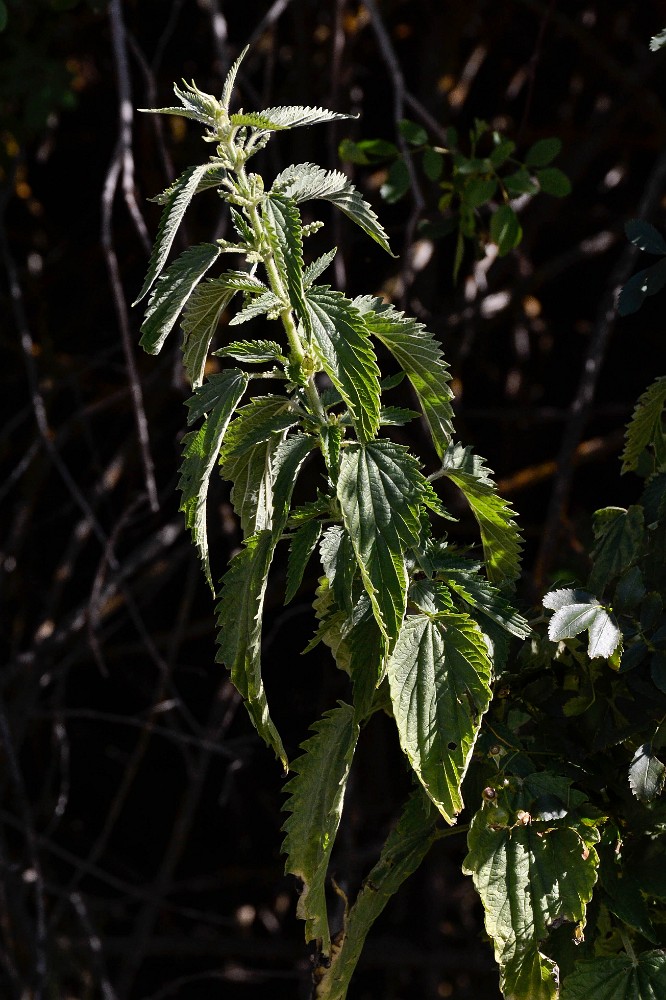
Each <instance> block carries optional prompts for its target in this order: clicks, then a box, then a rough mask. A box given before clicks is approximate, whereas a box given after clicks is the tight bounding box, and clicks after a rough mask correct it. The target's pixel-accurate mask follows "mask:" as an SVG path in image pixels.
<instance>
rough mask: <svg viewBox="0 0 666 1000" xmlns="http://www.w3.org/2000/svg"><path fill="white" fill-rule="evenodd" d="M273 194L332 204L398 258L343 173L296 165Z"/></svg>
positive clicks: (275, 185)
mask: <svg viewBox="0 0 666 1000" xmlns="http://www.w3.org/2000/svg"><path fill="white" fill-rule="evenodd" d="M272 190H274V191H280V192H282V193H283V194H285V195H287V196H288V197H290V198H293V199H294V201H296V202H302V201H309V200H310V199H318V198H321V199H323V200H324V201H330V202H331V203H332V204H333V205H336V206H337V207H338V208H339V209H340V210H341V211H342V212H344V213H345V215H347V216H348V217H349V218H350V219H351V220H352V222H355V223H356V225H357V226H360V227H361V229H362V230H363V231H364V232H366V233H367V234H368V236H371V237H372V239H373V240H375V242H376V243H379V245H380V247H382V249H384V250H386V252H387V253H389V254H391V256H394V254H392V253H391V248H390V247H389V244H388V237H387V235H386V233H385V232H384V229H383V228H382V226H381V224H380V222H379V219H378V218H377V216H376V215H375V213H374V212H373V210H372V208H371V207H370V205H369V204H368V202H367V201H365V200H364V199H363V197H362V196H361V194H360V193H359V191H357V189H356V188H355V187H354V185H353V184H352V183H351V181H350V180H349V178H348V177H347V175H346V174H343V173H342V171H341V170H324V169H323V168H322V167H318V166H317V165H316V164H314V163H298V164H294V165H292V166H290V167H287V169H286V170H283V171H282V173H281V174H278V176H277V177H276V178H275V181H274V182H273V188H272Z"/></svg>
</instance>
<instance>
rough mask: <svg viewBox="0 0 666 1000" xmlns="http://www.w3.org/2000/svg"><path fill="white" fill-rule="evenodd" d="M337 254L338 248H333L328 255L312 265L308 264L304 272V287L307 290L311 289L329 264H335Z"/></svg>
mask: <svg viewBox="0 0 666 1000" xmlns="http://www.w3.org/2000/svg"><path fill="white" fill-rule="evenodd" d="M337 252H338V248H337V247H333V249H332V250H329V251H328V253H325V254H322V255H321V257H317V259H316V260H313V261H312V263H311V264H308V266H307V267H306V268H305V270H304V271H303V286H304V287H305V288H309V287H310V285H312V284H313V283H314V282H315V281H316V280H317V278H319V277H320V275H322V274H323V273H324V271H325V270H326V268H327V267H328V266H329V264H331V263H332V262H333V260H334V258H335V255H336V253H337Z"/></svg>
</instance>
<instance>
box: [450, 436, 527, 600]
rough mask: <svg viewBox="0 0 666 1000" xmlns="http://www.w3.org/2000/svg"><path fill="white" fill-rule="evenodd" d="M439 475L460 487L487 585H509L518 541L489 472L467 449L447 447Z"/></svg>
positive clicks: (515, 575)
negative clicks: (474, 524)
mask: <svg viewBox="0 0 666 1000" xmlns="http://www.w3.org/2000/svg"><path fill="white" fill-rule="evenodd" d="M442 472H443V473H444V475H445V476H447V477H448V478H449V479H451V480H452V481H453V482H454V483H455V484H456V486H458V487H459V488H460V490H461V491H462V493H463V495H464V497H465V499H466V500H467V502H468V504H469V505H470V507H471V509H472V512H473V514H474V517H475V518H476V520H477V523H478V525H479V530H480V532H481V542H482V544H483V554H484V557H485V561H486V573H487V575H488V579H489V580H490V582H491V583H494V584H498V585H500V586H501V585H502V584H506V583H513V582H514V581H515V580H516V579H517V578H518V576H519V575H520V550H521V547H522V539H521V537H520V533H519V531H518V528H517V526H516V522H515V521H514V519H513V518H514V511H513V510H512V508H511V507H510V506H509V505H508V504H507V503H506V502H505V501H504V500H502V498H501V497H500V496H499V495H498V494H497V488H496V486H495V484H494V482H493V481H492V479H491V478H490V477H491V472H490V469H488V467H487V466H486V465H484V460H483V459H482V458H480V457H479V456H477V455H474V454H472V451H471V449H470V448H463V447H462V445H459V444H457V445H451V446H450V447H449V449H448V451H447V452H446V454H445V455H444V456H443V460H442Z"/></svg>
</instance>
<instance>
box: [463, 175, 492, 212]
mask: <svg viewBox="0 0 666 1000" xmlns="http://www.w3.org/2000/svg"><path fill="white" fill-rule="evenodd" d="M496 190H497V181H496V180H495V178H494V177H490V178H485V177H473V178H472V179H471V180H469V181H468V182H467V184H466V185H465V187H464V188H463V191H462V194H461V198H462V200H463V201H464V203H465V204H466V205H467V206H468V207H469V208H480V207H481V205H485V204H486V202H489V201H490V199H491V198H492V197H493V196H494V194H495V191H496Z"/></svg>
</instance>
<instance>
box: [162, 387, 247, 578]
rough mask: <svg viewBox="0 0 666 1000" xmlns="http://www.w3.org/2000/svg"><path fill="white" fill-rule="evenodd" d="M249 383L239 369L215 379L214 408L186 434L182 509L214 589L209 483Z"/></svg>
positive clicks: (181, 484) (180, 483) (181, 477)
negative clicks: (207, 523) (209, 549)
mask: <svg viewBox="0 0 666 1000" xmlns="http://www.w3.org/2000/svg"><path fill="white" fill-rule="evenodd" d="M247 384H248V377H247V375H246V374H245V373H244V372H241V371H238V370H237V369H231V370H229V371H227V372H225V373H224V374H223V375H221V376H218V377H217V378H216V380H215V382H214V386H215V392H216V394H217V402H216V403H215V405H214V406H213V407H212V409H211V410H210V413H209V414H208V416H207V418H206V422H205V423H204V425H203V427H201V428H200V429H199V430H198V431H192V432H190V433H189V434H186V435H185V437H184V438H183V446H184V447H183V463H182V465H181V468H180V480H179V483H178V488H179V489H180V491H181V492H182V494H183V496H182V500H181V503H180V510H182V511H183V512H184V513H185V524H186V525H187V527H188V528H189V529H190V531H191V532H192V538H193V540H194V544H195V545H196V547H197V551H198V553H199V558H200V559H201V562H202V564H203V568H204V573H205V574H206V579H207V580H208V583H209V585H210V588H211V590H213V592H214V590H215V588H214V586H213V580H212V577H211V573H210V564H209V561H208V535H207V531H206V498H207V496H208V483H209V481H210V475H211V472H212V471H213V467H214V465H215V463H216V461H217V457H218V454H219V452H220V447H221V445H222V441H223V439H224V435H225V432H226V430H227V427H228V424H229V420H230V419H231V416H232V414H233V412H234V410H235V409H236V407H237V406H238V403H239V402H240V400H241V397H242V395H243V393H244V392H245V389H246V388H247ZM195 395H196V394H195ZM193 404H194V405H193V409H194V408H197V409H198V407H197V406H196V400H194V401H193Z"/></svg>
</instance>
